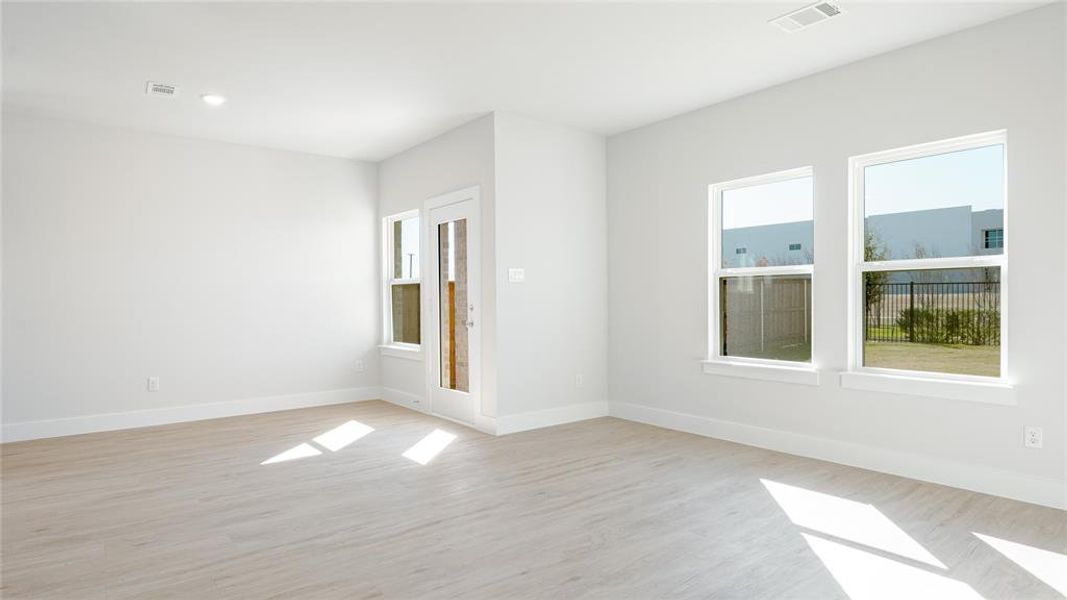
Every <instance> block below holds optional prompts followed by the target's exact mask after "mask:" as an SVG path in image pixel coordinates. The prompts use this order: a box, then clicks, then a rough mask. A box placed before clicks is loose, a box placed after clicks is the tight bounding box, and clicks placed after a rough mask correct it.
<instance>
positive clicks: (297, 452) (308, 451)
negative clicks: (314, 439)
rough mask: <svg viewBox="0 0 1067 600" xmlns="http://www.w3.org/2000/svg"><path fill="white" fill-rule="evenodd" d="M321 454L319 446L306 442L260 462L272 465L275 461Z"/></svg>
mask: <svg viewBox="0 0 1067 600" xmlns="http://www.w3.org/2000/svg"><path fill="white" fill-rule="evenodd" d="M320 454H322V450H319V449H318V448H316V447H314V446H312V445H311V444H306V443H305V444H300V445H299V446H293V447H292V448H290V449H288V450H286V451H285V452H282V453H280V454H275V455H274V456H272V457H270V458H268V459H267V460H265V461H263V462H261V463H259V464H261V465H271V464H274V463H280V462H286V461H290V460H296V459H298V458H307V457H309V456H318V455H320Z"/></svg>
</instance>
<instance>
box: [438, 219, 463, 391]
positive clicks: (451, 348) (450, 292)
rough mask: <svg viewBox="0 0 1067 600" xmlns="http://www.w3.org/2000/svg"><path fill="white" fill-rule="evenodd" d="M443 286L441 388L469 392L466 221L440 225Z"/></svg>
mask: <svg viewBox="0 0 1067 600" xmlns="http://www.w3.org/2000/svg"><path fill="white" fill-rule="evenodd" d="M437 244H438V252H439V254H438V255H439V256H440V263H439V264H438V265H437V268H438V271H437V272H438V280H439V281H440V283H441V290H440V294H441V295H440V298H441V302H440V304H441V319H440V324H441V331H440V335H441V338H440V339H441V356H440V358H439V360H440V370H441V387H443V388H447V389H450V390H459V391H461V392H468V391H470V358H469V356H468V355H469V353H470V346H469V337H468V335H467V334H468V330H467V326H468V316H467V312H468V304H467V220H466V219H458V220H455V221H449V222H447V223H441V224H440V225H438V226H437Z"/></svg>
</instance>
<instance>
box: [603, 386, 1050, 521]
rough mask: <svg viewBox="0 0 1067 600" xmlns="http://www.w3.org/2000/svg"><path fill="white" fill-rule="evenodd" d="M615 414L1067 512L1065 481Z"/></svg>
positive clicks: (688, 419) (624, 408)
mask: <svg viewBox="0 0 1067 600" xmlns="http://www.w3.org/2000/svg"><path fill="white" fill-rule="evenodd" d="M611 416H613V417H618V418H620V419H626V420H627V421H635V422H637V423H644V424H647V425H655V426H657V427H663V428H666V429H673V430H675V431H683V432H686V433H692V434H696V435H702V436H705V437H711V438H716V439H720V440H726V441H728V442H736V443H739V444H745V445H748V446H756V447H759V448H766V449H768V450H775V451H777V452H785V453H787V454H795V455H797V456H803V457H807V458H814V459H818V460H825V461H828V462H834V463H838V464H843V465H848V466H851V467H858V468H861V469H869V470H872V471H880V472H882V473H889V474H891V475H897V476H900V477H908V478H910V479H918V480H920V481H927V482H930V483H937V484H941V485H947V486H951V487H956V488H962V489H965V490H970V491H973V492H980V493H983V494H991V495H993V496H1002V497H1004V498H1011V499H1013V500H1021V501H1023V502H1030V503H1033V504H1040V505H1042V506H1050V507H1052V508H1059V509H1067V482H1064V481H1060V480H1056V479H1046V478H1041V477H1034V476H1032V475H1024V474H1021V473H1013V472H1010V471H1002V470H996V469H987V468H982V467H975V466H972V465H968V464H964V463H958V462H954V461H948V460H942V459H937V458H930V457H927V456H920V455H917V454H912V453H907V452H900V451H897V450H889V449H886V448H876V447H873V446H865V445H862V444H854V443H851V442H842V441H838V440H831V439H826V438H819V437H815V436H810V435H804V434H799V433H791V432H788V431H779V430H776V429H768V428H765V427H757V426H754V425H746V424H743V423H734V422H730V421H721V420H718V419H712V418H709V417H701V416H697V415H691V414H685V413H679V412H674V411H669V410H663V409H659V408H651V407H648V406H641V405H638V404H629V403H624V402H612V403H611Z"/></svg>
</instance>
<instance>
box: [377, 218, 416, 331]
mask: <svg viewBox="0 0 1067 600" xmlns="http://www.w3.org/2000/svg"><path fill="white" fill-rule="evenodd" d="M384 231H385V235H386V238H387V239H386V244H385V248H386V254H387V256H386V257H385V258H386V265H387V268H386V275H387V276H386V281H385V287H386V302H387V305H388V306H389V310H388V311H386V314H385V319H386V326H385V332H386V340H385V343H386V344H388V345H398V346H418V345H419V344H421V342H422V323H421V318H422V300H421V296H422V293H421V275H420V266H419V254H420V251H419V247H420V235H421V232H420V228H419V213H418V211H409V212H406V213H401V214H399V215H393V216H390V217H386V219H385V227H384Z"/></svg>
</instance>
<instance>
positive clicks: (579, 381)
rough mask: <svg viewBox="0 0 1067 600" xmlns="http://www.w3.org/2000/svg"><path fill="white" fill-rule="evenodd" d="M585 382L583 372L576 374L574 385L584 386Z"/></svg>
mask: <svg viewBox="0 0 1067 600" xmlns="http://www.w3.org/2000/svg"><path fill="white" fill-rule="evenodd" d="M584 384H585V377H583V376H582V374H581V373H579V374H577V375H575V376H574V387H582V385H584Z"/></svg>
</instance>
